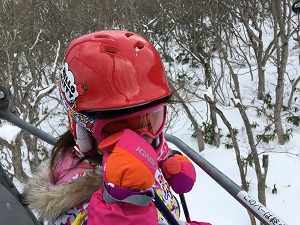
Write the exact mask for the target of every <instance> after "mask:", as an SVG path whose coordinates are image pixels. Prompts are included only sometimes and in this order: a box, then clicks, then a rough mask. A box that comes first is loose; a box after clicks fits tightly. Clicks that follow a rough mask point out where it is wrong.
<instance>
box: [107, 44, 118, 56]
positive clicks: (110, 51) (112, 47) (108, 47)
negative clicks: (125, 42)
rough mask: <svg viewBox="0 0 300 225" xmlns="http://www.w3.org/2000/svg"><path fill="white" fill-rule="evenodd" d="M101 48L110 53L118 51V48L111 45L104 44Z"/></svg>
mask: <svg viewBox="0 0 300 225" xmlns="http://www.w3.org/2000/svg"><path fill="white" fill-rule="evenodd" d="M103 48H104V51H105V52H107V53H110V54H117V53H118V52H119V49H118V48H116V47H114V46H111V45H104V46H103Z"/></svg>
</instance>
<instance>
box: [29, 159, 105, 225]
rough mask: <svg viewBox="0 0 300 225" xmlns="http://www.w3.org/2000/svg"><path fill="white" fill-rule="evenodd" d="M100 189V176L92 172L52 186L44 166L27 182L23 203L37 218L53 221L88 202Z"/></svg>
mask: <svg viewBox="0 0 300 225" xmlns="http://www.w3.org/2000/svg"><path fill="white" fill-rule="evenodd" d="M102 187H103V177H102V174H97V173H94V172H89V173H87V174H86V175H85V176H83V177H79V178H77V179H75V180H74V181H71V182H68V183H65V184H61V185H54V184H52V183H50V172H49V169H48V166H47V165H46V166H43V167H40V170H39V172H38V173H37V174H35V175H34V176H33V177H32V178H30V179H29V181H28V182H27V185H26V187H25V190H24V193H25V196H26V199H25V201H26V203H28V204H29V205H30V207H31V208H32V209H33V210H35V211H37V213H38V214H39V216H41V217H42V218H47V219H49V220H52V221H54V220H55V219H56V218H57V217H58V216H59V215H60V214H62V213H64V212H66V211H67V210H69V209H70V208H72V207H74V206H76V205H78V204H80V203H84V202H88V201H89V200H90V198H91V196H92V194H93V193H94V192H95V191H97V190H99V189H100V188H102Z"/></svg>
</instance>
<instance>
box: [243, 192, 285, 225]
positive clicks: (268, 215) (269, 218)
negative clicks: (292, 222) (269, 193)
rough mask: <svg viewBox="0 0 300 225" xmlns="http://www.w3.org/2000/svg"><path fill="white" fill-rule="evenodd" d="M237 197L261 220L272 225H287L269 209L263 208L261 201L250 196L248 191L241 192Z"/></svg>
mask: <svg viewBox="0 0 300 225" xmlns="http://www.w3.org/2000/svg"><path fill="white" fill-rule="evenodd" d="M237 196H238V197H239V198H240V199H241V200H242V201H243V202H245V203H246V204H247V205H248V206H249V207H250V208H252V209H253V211H255V212H256V213H257V214H258V215H259V216H260V217H261V218H263V219H264V221H266V222H267V223H268V224H270V225H287V224H286V223H285V222H283V221H282V220H281V219H280V218H278V217H277V216H276V215H275V214H274V213H272V212H271V211H270V210H269V209H267V208H266V207H265V206H263V205H262V204H261V203H260V202H259V201H257V200H256V199H255V198H253V197H252V196H251V195H249V194H248V193H247V192H246V191H240V192H239V193H238V194H237Z"/></svg>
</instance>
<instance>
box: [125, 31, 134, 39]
mask: <svg viewBox="0 0 300 225" xmlns="http://www.w3.org/2000/svg"><path fill="white" fill-rule="evenodd" d="M132 35H134V34H133V33H131V32H127V33H125V36H126V37H127V38H130V37H131V36H132Z"/></svg>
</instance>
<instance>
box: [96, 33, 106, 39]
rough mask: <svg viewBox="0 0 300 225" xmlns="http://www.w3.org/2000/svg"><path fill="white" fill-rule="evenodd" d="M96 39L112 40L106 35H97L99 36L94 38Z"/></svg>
mask: <svg viewBox="0 0 300 225" xmlns="http://www.w3.org/2000/svg"><path fill="white" fill-rule="evenodd" d="M94 38H100V39H101V38H104V39H110V36H109V35H106V34H97V35H95V36H94Z"/></svg>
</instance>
